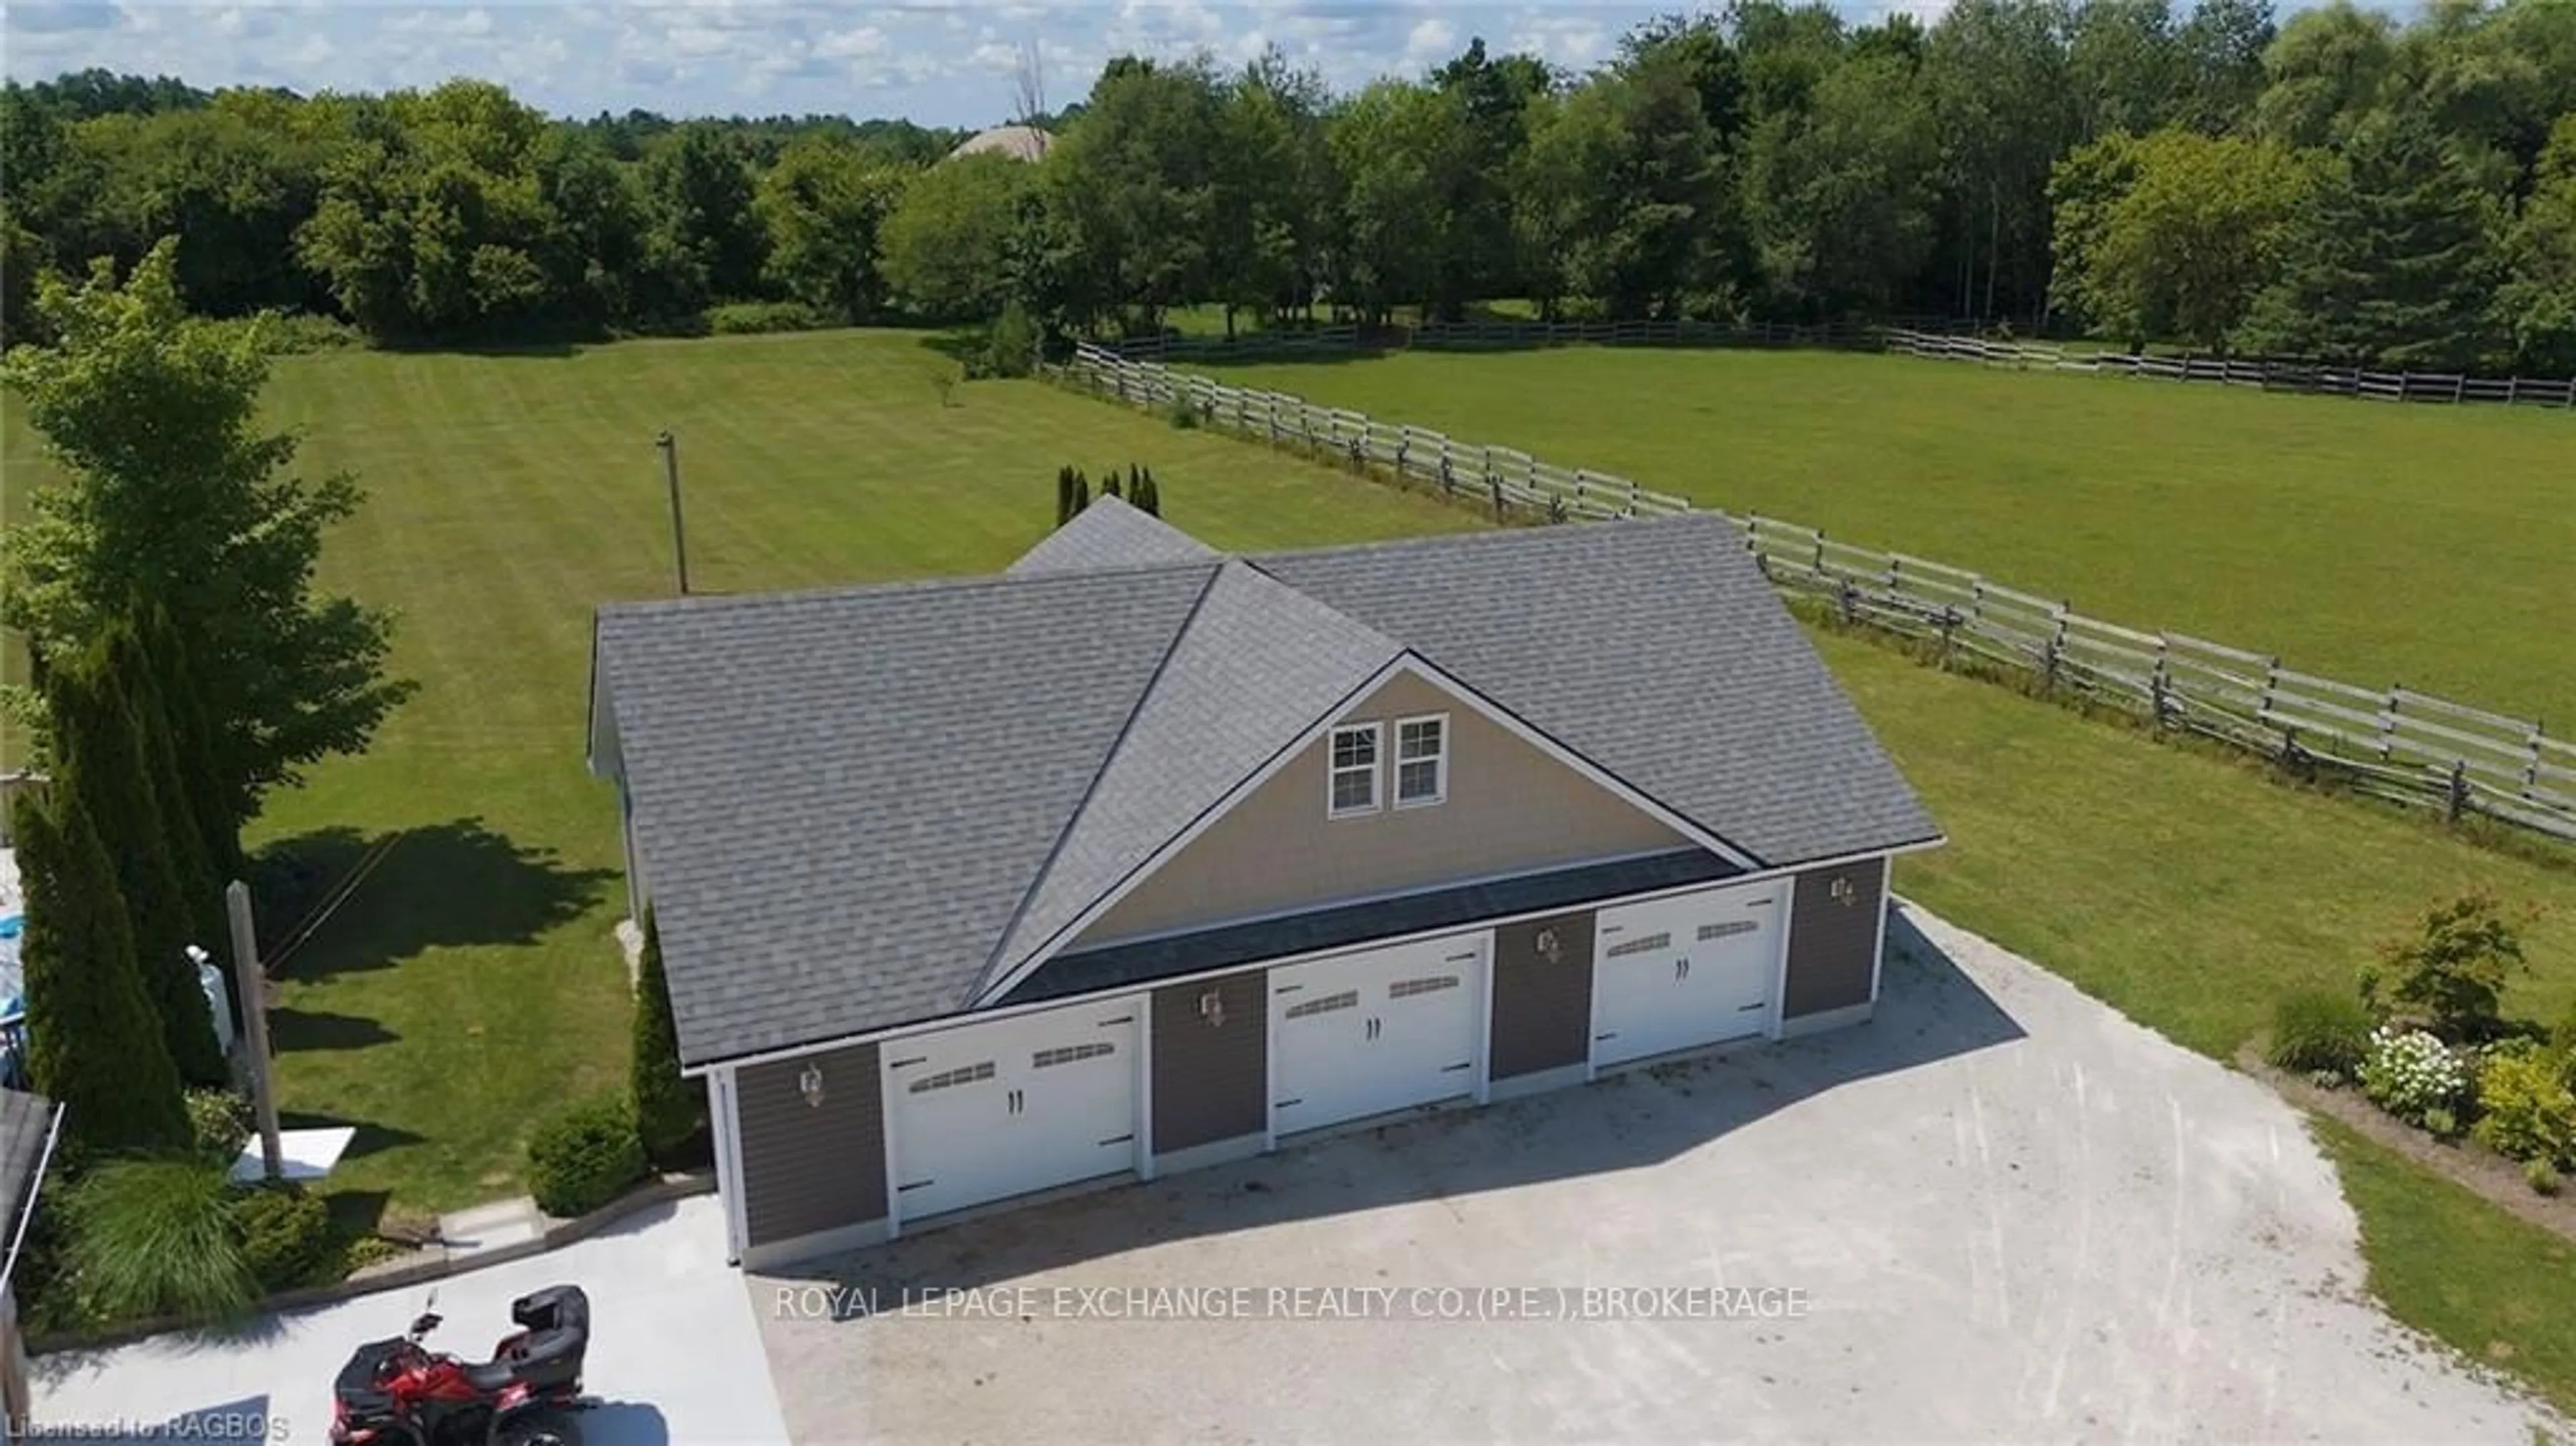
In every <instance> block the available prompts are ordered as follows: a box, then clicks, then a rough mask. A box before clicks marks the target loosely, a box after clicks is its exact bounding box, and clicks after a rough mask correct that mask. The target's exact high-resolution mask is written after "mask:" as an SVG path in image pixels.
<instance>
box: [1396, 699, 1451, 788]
mask: <svg viewBox="0 0 2576 1446" xmlns="http://www.w3.org/2000/svg"><path fill="white" fill-rule="evenodd" d="M1448 796H1449V715H1447V714H1445V713H1434V714H1431V715H1429V716H1427V717H1422V718H1401V719H1398V720H1396V725H1395V806H1396V807H1398V808H1408V807H1418V806H1421V805H1426V804H1434V803H1438V802H1440V801H1441V800H1442V799H1445V798H1447V797H1448Z"/></svg>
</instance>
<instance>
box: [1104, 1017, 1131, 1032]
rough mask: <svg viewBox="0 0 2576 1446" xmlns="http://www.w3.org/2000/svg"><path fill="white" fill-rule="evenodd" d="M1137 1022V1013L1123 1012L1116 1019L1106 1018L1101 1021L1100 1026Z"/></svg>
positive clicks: (1106, 1027) (1107, 1026)
mask: <svg viewBox="0 0 2576 1446" xmlns="http://www.w3.org/2000/svg"><path fill="white" fill-rule="evenodd" d="M1135 1022H1136V1016H1135V1015H1132V1014H1122V1015H1119V1016H1118V1017H1117V1018H1116V1019H1104V1020H1102V1021H1100V1027H1101V1028H1103V1029H1108V1028H1110V1027H1112V1026H1114V1025H1120V1024H1134V1023H1135Z"/></svg>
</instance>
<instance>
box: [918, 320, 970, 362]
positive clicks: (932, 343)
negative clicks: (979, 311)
mask: <svg viewBox="0 0 2576 1446" xmlns="http://www.w3.org/2000/svg"><path fill="white" fill-rule="evenodd" d="M919 344H920V345H921V346H924V347H927V348H929V349H930V350H932V351H935V352H937V353H939V354H940V355H941V356H944V357H946V358H948V359H949V360H950V361H953V362H955V363H957V364H958V365H960V366H969V365H972V364H973V363H976V362H979V361H982V360H983V359H984V351H985V345H986V343H985V339H984V333H983V332H982V331H981V330H979V329H976V328H973V327H951V328H950V329H948V330H946V331H934V332H930V333H928V334H926V335H924V336H922V337H921V338H919Z"/></svg>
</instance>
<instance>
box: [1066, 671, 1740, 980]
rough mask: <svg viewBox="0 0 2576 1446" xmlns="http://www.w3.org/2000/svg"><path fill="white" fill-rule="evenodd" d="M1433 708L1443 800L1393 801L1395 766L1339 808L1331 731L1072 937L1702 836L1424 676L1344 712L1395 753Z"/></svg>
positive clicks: (1239, 914) (1217, 917)
mask: <svg viewBox="0 0 2576 1446" xmlns="http://www.w3.org/2000/svg"><path fill="white" fill-rule="evenodd" d="M1428 713H1445V714H1447V715H1448V717H1449V735H1450V736H1449V788H1448V795H1447V797H1446V798H1445V799H1444V800H1443V801H1442V802H1440V803H1437V804H1432V805H1429V806H1426V807H1420V808H1396V807H1394V806H1393V794H1394V790H1395V781H1394V773H1393V769H1392V768H1391V767H1388V768H1384V769H1382V771H1381V775H1380V778H1379V790H1380V799H1381V804H1382V806H1381V807H1380V808H1379V809H1378V810H1377V812H1375V813H1368V814H1361V815H1358V816H1356V817H1351V818H1327V817H1326V816H1325V779H1326V776H1327V773H1326V767H1325V758H1326V754H1327V752H1328V749H1329V744H1330V735H1327V736H1326V737H1325V738H1322V739H1318V740H1316V742H1315V743H1314V744H1312V745H1311V746H1309V747H1308V748H1307V749H1306V750H1305V751H1304V752H1303V753H1300V754H1299V755H1298V756H1297V757H1296V758H1294V759H1292V760H1290V761H1289V763H1288V764H1287V765H1286V766H1285V767H1283V768H1282V769H1280V771H1279V772H1278V773H1276V774H1274V775H1272V776H1271V777H1270V778H1269V780H1268V781H1266V782H1264V783H1263V784H1262V785H1261V786H1260V787H1259V788H1256V789H1254V790H1253V791H1252V792H1251V793H1249V794H1247V795H1246V796H1245V797H1244V798H1242V799H1241V800H1240V801H1238V802H1237V803H1236V804H1235V806H1234V808H1233V810H1232V811H1231V812H1229V813H1227V814H1226V815H1225V816H1224V817H1223V818H1221V819H1219V820H1217V821H1216V822H1215V823H1214V824H1212V825H1210V826H1209V828H1208V830H1207V832H1205V833H1203V834H1201V835H1199V836H1198V837H1197V838H1196V839H1194V840H1192V841H1191V842H1190V845H1189V847H1187V848H1185V849H1183V850H1181V851H1180V852H1179V853H1178V854H1177V855H1175V856H1174V857H1172V858H1171V859H1170V860H1168V861H1167V862H1165V863H1164V865H1163V866H1162V868H1161V869H1159V870H1157V871H1156V872H1155V874H1154V875H1153V877H1151V878H1149V879H1147V880H1145V881H1144V882H1143V883H1142V884H1140V885H1138V886H1137V888H1136V891H1135V892H1134V893H1131V894H1129V895H1128V896H1127V897H1125V898H1123V899H1121V900H1119V901H1118V903H1117V904H1116V905H1115V906H1113V907H1112V908H1111V909H1110V910H1109V911H1108V912H1107V913H1105V914H1103V915H1101V916H1100V918H1099V919H1098V920H1097V921H1096V922H1094V923H1093V924H1092V926H1091V927H1090V928H1089V929H1087V930H1085V931H1084V932H1083V934H1082V936H1081V938H1080V940H1079V941H1077V942H1076V943H1075V944H1074V946H1073V947H1074V948H1076V949H1085V948H1090V947H1093V946H1095V945H1099V944H1106V943H1111V942H1114V941H1116V940H1119V939H1130V938H1135V937H1138V936H1140V935H1147V934H1159V933H1164V932H1168V931H1171V930H1176V929H1187V928H1197V927H1201V926H1204V925H1208V924H1215V923H1221V922H1224V921H1227V920H1231V919H1244V918H1251V917H1254V916H1257V915H1263V914H1273V913H1285V912H1288V911H1291V910H1296V909H1303V908H1309V907H1313V906H1317V905H1322V904H1330V903H1336V902H1339V901H1342V900H1346V899H1353V898H1361V897H1366V896H1370V895H1383V894H1392V893H1402V892H1405V891H1407V890H1412V889H1428V888H1437V887H1439V886H1441V885H1443V884H1454V883H1458V882H1461V881H1463V880H1466V879H1473V878H1492V877H1496V876H1499V875H1504V874H1515V873H1533V872H1537V871H1539V870H1542V869H1550V868H1558V867H1564V866H1570V865H1574V864H1581V863H1589V862H1593V861H1596V860H1600V859H1607V858H1620V857H1627V856H1632V855H1636V854H1643V853H1653V852H1656V851H1658V850H1662V849H1679V848H1688V847H1690V841H1689V840H1688V839H1685V838H1683V837H1682V836H1681V835H1679V834H1677V833H1675V832H1673V830H1672V829H1670V828H1668V827H1666V826H1665V825H1663V824H1662V823H1660V822H1658V821H1656V820H1655V819H1654V818H1653V817H1652V816H1651V815H1648V814H1646V813H1644V812H1642V811H1640V810H1639V809H1638V808H1637V807H1636V806H1635V805H1633V804H1631V803H1629V802H1628V801H1627V800H1625V799H1623V798H1620V797H1619V796H1618V795H1616V794H1614V793H1612V792H1610V791H1609V790H1608V789H1606V788H1603V787H1601V786H1600V785H1599V784H1596V783H1594V782H1593V781H1592V780H1590V779H1588V778H1585V777H1584V776H1583V775H1582V774H1580V773H1577V772H1575V771H1574V770H1573V769H1571V768H1568V767H1567V766H1565V765H1564V764H1562V763H1559V762H1558V761H1556V760H1555V759H1553V758H1550V757H1549V756H1547V755H1546V754H1545V753H1542V752H1540V751H1539V750H1538V749H1537V748H1536V747H1534V746H1532V745H1531V744H1528V743H1524V742H1522V741H1521V739H1520V737H1519V735H1517V734H1515V733H1513V732H1511V731H1510V730H1509V729H1506V728H1504V727H1503V726H1502V725H1500V724H1498V723H1494V722H1491V721H1489V720H1488V719H1486V718H1485V716H1484V715H1483V714H1481V713H1478V712H1476V711H1475V710H1474V709H1473V708H1471V707H1469V706H1468V705H1467V704H1465V703H1463V702H1461V701H1460V700H1459V699H1458V698H1456V697H1455V696H1453V695H1452V694H1450V693H1448V692H1447V691H1445V690H1443V689H1440V688H1436V687H1434V686H1432V685H1431V684H1429V683H1426V682H1424V681H1422V680H1421V679H1419V678H1415V677H1410V676H1406V677H1399V678H1392V679H1389V680H1388V681H1387V683H1386V684H1385V685H1384V686H1383V687H1381V688H1379V689H1378V690H1377V691H1376V692H1375V693H1373V694H1371V695H1370V696H1369V697H1367V698H1365V699H1362V700H1361V701H1359V702H1358V703H1356V704H1354V705H1353V706H1352V707H1351V709H1350V710H1349V712H1348V713H1347V714H1346V715H1345V716H1344V719H1343V720H1342V721H1346V722H1352V723H1365V722H1372V721H1375V722H1384V723H1386V724H1388V725H1389V727H1388V729H1387V736H1386V740H1385V743H1384V745H1383V748H1384V750H1385V752H1386V754H1387V756H1388V757H1389V758H1392V756H1393V753H1394V749H1395V738H1394V732H1395V730H1394V727H1393V724H1394V722H1395V720H1397V719H1399V718H1406V717H1413V716H1417V715H1421V714H1428Z"/></svg>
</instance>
